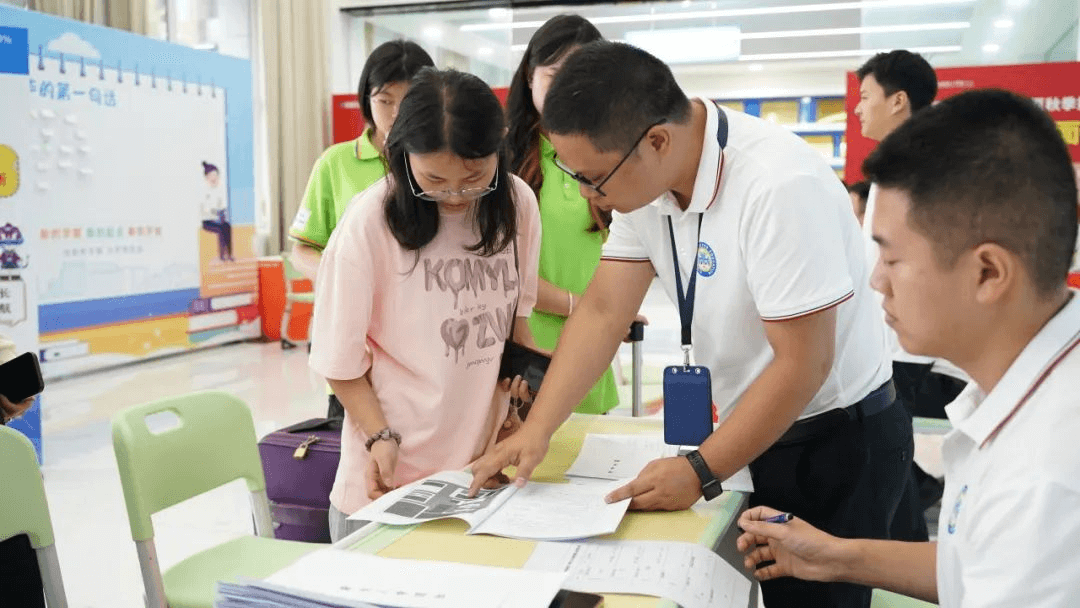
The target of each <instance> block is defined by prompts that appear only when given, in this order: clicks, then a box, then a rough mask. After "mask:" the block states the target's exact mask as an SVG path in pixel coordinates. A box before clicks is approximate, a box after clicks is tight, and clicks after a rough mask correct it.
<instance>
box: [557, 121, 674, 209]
mask: <svg viewBox="0 0 1080 608" xmlns="http://www.w3.org/2000/svg"><path fill="white" fill-rule="evenodd" d="M665 122H667V119H666V118H664V119H661V120H658V121H656V122H654V123H653V124H651V125H649V127H648V128H647V129H645V130H644V131H642V133H641V135H639V136H638V138H637V140H635V141H634V145H632V146H630V150H628V151H627V152H626V154H625V155H624V156H623V157H622V160H620V161H619V164H617V165H615V168H614V169H612V170H611V171H609V172H608V174H607V176H606V177H604V179H602V180H600V181H599V182H597V183H593V181H592V180H591V179H589V178H587V177H585V176H584V175H582V174H581V173H578V172H577V171H573V170H571V169H570V167H567V166H566V165H564V164H563V162H562V160H561V159H560V158H559V157H558V155H556V156H555V166H556V167H558V168H560V169H562V170H563V171H564V172H565V173H566V174H567V175H569V176H570V177H571V178H573V179H574V181H576V182H577V183H579V184H581V185H582V186H585V187H586V188H588V189H590V190H592V191H593V192H595V193H597V194H599V195H600V196H607V194H605V193H604V191H603V190H601V189H600V188H602V187H603V186H604V184H606V183H608V180H610V179H611V176H613V175H615V172H616V171H618V170H619V167H621V166H623V163H625V162H626V161H627V160H628V159H629V158H630V155H631V154H633V153H634V150H637V147H638V144H640V143H641V140H643V139H645V136H646V135H648V134H649V131H652V129H653V127H656V126H659V125H662V124H664V123H665Z"/></svg>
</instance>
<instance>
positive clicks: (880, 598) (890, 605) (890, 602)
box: [870, 589, 937, 608]
mask: <svg viewBox="0 0 1080 608" xmlns="http://www.w3.org/2000/svg"><path fill="white" fill-rule="evenodd" d="M870 608H937V604H931V603H930V602H924V601H922V600H917V599H915V598H913V597H908V596H906V595H900V594H897V593H893V592H891V591H885V590H884V589H874V596H873V599H872V600H870Z"/></svg>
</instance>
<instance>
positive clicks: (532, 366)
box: [499, 341, 551, 395]
mask: <svg viewBox="0 0 1080 608" xmlns="http://www.w3.org/2000/svg"><path fill="white" fill-rule="evenodd" d="M550 364H551V357H549V356H547V355H545V354H544V353H541V352H538V351H535V350H533V349H531V348H529V347H527V346H522V345H520V344H518V343H517V342H511V341H508V342H507V343H506V348H505V349H504V350H503V355H502V360H501V361H500V362H499V378H500V379H504V378H516V377H518V376H521V378H522V379H523V380H525V382H527V383H528V384H529V392H531V393H532V394H534V395H535V394H536V393H537V391H539V390H540V384H541V383H542V382H543V381H544V374H546V373H547V368H548V365H550Z"/></svg>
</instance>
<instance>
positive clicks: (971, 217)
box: [739, 90, 1080, 608]
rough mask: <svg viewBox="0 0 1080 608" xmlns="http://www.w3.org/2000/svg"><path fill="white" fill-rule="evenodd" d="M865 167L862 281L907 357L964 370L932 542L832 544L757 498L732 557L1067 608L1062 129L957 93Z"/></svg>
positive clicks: (908, 126) (1072, 305)
mask: <svg viewBox="0 0 1080 608" xmlns="http://www.w3.org/2000/svg"><path fill="white" fill-rule="evenodd" d="M864 172H865V173H866V174H867V176H868V177H869V178H870V179H872V180H873V181H875V182H876V183H877V184H878V186H879V188H880V191H879V196H878V212H877V215H876V216H875V219H874V226H873V233H874V239H875V241H877V242H878V243H880V245H881V261H880V262H879V264H878V266H877V269H876V270H875V272H874V278H873V285H874V288H875V289H877V290H879V291H881V293H882V294H884V296H885V300H884V307H885V311H886V315H887V318H888V320H889V324H890V325H891V326H892V327H893V328H894V329H895V330H896V333H897V335H898V336H899V338H900V342H901V344H902V345H903V346H904V348H905V349H907V350H908V351H909V352H915V353H920V354H925V355H929V356H935V357H944V358H947V359H949V360H950V361H952V362H954V363H956V364H957V365H958V366H960V368H961V369H963V370H964V371H965V372H966V373H967V374H968V375H969V376H970V377H971V378H972V383H970V384H969V385H968V387H967V388H966V389H965V390H964V392H963V393H962V394H961V395H960V396H959V397H958V398H957V400H956V401H954V402H953V403H952V404H951V405H949V406H948V408H947V413H948V416H949V419H950V420H951V421H952V424H953V431H952V432H950V433H949V435H947V436H946V438H945V443H944V447H943V455H944V459H945V468H946V474H945V495H944V499H943V501H942V504H943V508H942V511H941V527H940V529H939V533H938V541H937V543H929V542H926V543H905V542H896V541H878V540H851V539H840V538H835V537H833V536H831V535H828V534H825V533H823V532H820V531H818V530H816V529H814V528H813V527H812V526H811V525H810V524H808V523H806V522H803V521H801V519H800V518H799V517H796V518H795V519H794V520H791V521H789V522H787V523H784V524H772V523H766V522H763V521H762V520H764V519H767V518H769V517H773V516H775V515H777V514H778V511H776V510H773V509H770V508H767V507H758V508H756V509H753V510H750V511H747V512H746V513H745V514H744V515H743V516H742V518H741V519H740V522H739V525H740V527H742V529H743V530H745V531H746V534H744V535H743V536H742V537H741V538H740V539H739V546H740V549H741V550H743V551H744V552H746V553H747V560H746V561H747V564H746V565H747V567H749V568H758V569H757V570H756V574H757V576H758V578H760V579H762V580H770V579H774V578H776V577H787V576H797V577H802V578H808V579H814V580H823V581H836V580H844V581H850V582H856V583H861V584H864V585H872V586H875V587H882V588H886V589H890V590H893V591H896V592H899V593H904V594H906V595H912V596H916V597H921V598H923V599H926V600H929V601H936V602H939V603H940V605H941V606H942V608H961V607H963V608H985V607H989V606H994V607H1001V608H1005V607H1027V606H1039V607H1040V608H1059V607H1060V608H1065V607H1071V606H1076V605H1077V602H1078V600H1080V551H1077V539H1080V452H1078V451H1077V449H1076V441H1077V438H1078V437H1080V396H1078V394H1077V391H1076V380H1077V378H1080V348H1077V347H1078V346H1080V298H1078V297H1076V296H1077V294H1076V293H1075V292H1073V291H1070V290H1069V289H1068V288H1067V286H1066V278H1067V275H1068V270H1069V263H1070V258H1071V256H1072V248H1073V243H1074V242H1075V239H1076V233H1077V225H1076V195H1077V189H1076V182H1075V181H1074V179H1073V175H1072V168H1071V166H1070V161H1069V153H1068V150H1067V148H1066V146H1065V144H1064V142H1063V141H1062V138H1061V135H1060V133H1059V132H1058V130H1057V128H1056V126H1055V125H1054V122H1053V121H1052V120H1051V119H1050V117H1049V116H1047V115H1046V114H1045V113H1044V112H1043V111H1042V110H1041V109H1039V108H1038V107H1037V106H1035V104H1033V103H1031V101H1030V100H1028V99H1027V98H1023V97H1020V96H1018V95H1014V94H1012V93H1007V92H1004V91H993V90H986V91H971V92H966V93H962V94H960V95H958V96H956V97H953V98H950V99H948V100H945V101H942V102H940V103H939V104H938V105H936V106H934V107H933V108H931V109H928V110H925V111H923V112H921V113H919V114H917V115H915V116H914V117H912V119H911V120H910V121H909V122H908V123H905V124H904V125H903V126H901V127H899V128H898V129H897V130H896V131H895V132H894V133H893V134H892V135H890V136H889V137H888V138H886V139H885V140H884V141H883V142H882V144H881V145H880V146H879V147H878V149H877V150H876V151H875V152H874V153H873V154H872V155H871V156H870V157H869V158H868V159H867V161H866V164H865V166H864ZM935 545H936V546H935ZM763 564H771V565H765V566H764V567H760V568H759V566H761V565H763Z"/></svg>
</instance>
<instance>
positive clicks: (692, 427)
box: [664, 107, 728, 445]
mask: <svg viewBox="0 0 1080 608" xmlns="http://www.w3.org/2000/svg"><path fill="white" fill-rule="evenodd" d="M716 111H717V123H718V124H717V130H716V141H717V143H719V144H720V154H721V170H722V167H723V153H724V147H725V146H726V145H727V133H728V125H727V116H726V115H725V114H724V110H723V109H721V108H719V107H717V109H716ZM704 217H705V215H704V214H701V215H699V216H698V231H697V239H696V240H695V241H694V263H693V266H692V267H691V271H690V279H689V281H687V284H686V292H685V293H683V288H682V269H681V268H680V267H679V252H678V248H677V247H676V246H675V226H674V224H673V223H672V221H671V216H668V234H669V235H670V237H671V259H672V260H673V261H674V263H675V288H676V291H677V293H678V296H679V320H680V321H681V323H682V349H683V364H682V365H671V366H668V367H666V368H664V443H666V444H668V445H701V444H702V442H704V441H705V440H706V439H707V438H708V437H709V435H711V434H712V431H713V408H712V377H711V376H710V375H709V368H707V367H705V366H702V365H690V351H691V349H692V348H693V346H692V342H693V341H692V331H691V325H692V324H693V320H694V295H695V288H696V287H697V276H698V269H697V250H698V247H699V246H700V245H699V243H700V242H701V223H702V220H703V219H704Z"/></svg>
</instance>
